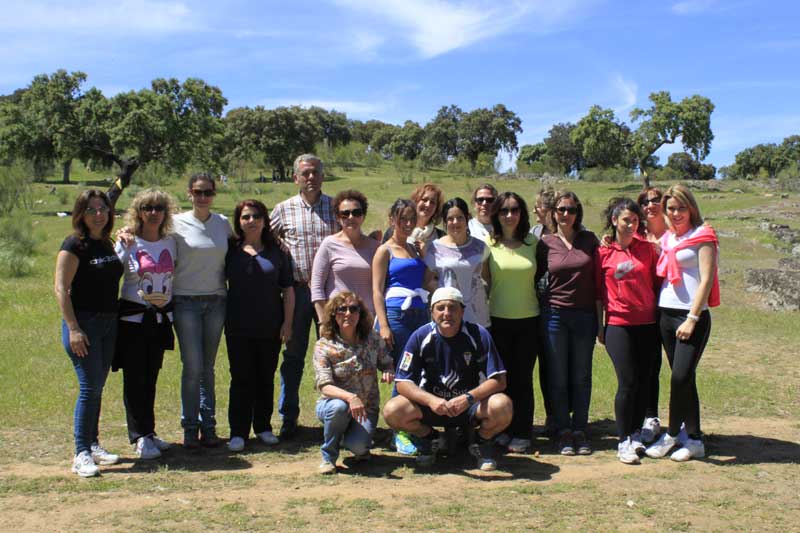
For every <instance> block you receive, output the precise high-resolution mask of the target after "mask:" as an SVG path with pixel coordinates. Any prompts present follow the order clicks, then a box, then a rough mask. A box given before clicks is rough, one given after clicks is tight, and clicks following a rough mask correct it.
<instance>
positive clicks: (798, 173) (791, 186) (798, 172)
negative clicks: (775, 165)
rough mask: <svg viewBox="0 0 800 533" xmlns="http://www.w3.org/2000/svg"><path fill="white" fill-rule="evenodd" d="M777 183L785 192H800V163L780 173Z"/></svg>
mask: <svg viewBox="0 0 800 533" xmlns="http://www.w3.org/2000/svg"><path fill="white" fill-rule="evenodd" d="M775 181H776V182H777V185H778V187H779V188H780V189H781V190H783V191H794V192H798V191H800V163H794V164H793V165H789V166H788V167H786V168H784V169H783V170H781V171H780V172H778V175H777V177H776V179H775Z"/></svg>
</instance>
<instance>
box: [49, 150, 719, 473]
mask: <svg viewBox="0 0 800 533" xmlns="http://www.w3.org/2000/svg"><path fill="white" fill-rule="evenodd" d="M293 170H294V172H293V178H294V181H295V183H296V185H297V186H298V188H299V194H297V195H296V196H293V197H291V198H289V199H287V200H285V201H283V202H280V203H279V204H277V205H276V206H275V207H274V208H273V209H272V212H271V213H270V212H269V211H268V209H267V207H266V206H265V205H264V204H263V203H262V202H260V201H258V200H255V199H248V200H243V201H241V202H239V203H238V204H237V205H236V208H235V210H234V213H233V220H232V222H233V227H231V224H230V223H229V222H228V220H227V219H226V218H225V217H223V216H222V215H220V214H218V213H214V212H212V211H211V207H212V204H213V200H214V196H215V193H216V190H215V181H214V179H213V177H211V176H210V175H208V174H196V175H193V176H192V177H191V178H190V180H189V185H188V191H187V194H188V196H189V198H190V199H191V202H192V209H191V210H190V211H186V212H184V213H181V214H176V213H175V202H174V199H172V197H171V196H170V195H169V194H167V193H165V192H163V191H160V190H158V189H149V190H145V191H142V192H140V193H139V194H137V195H136V196H135V198H134V199H133V201H132V202H131V205H130V206H129V208H128V211H127V214H126V220H125V227H124V228H123V229H121V230H119V231H117V233H116V245H114V243H113V242H112V238H111V237H112V231H113V224H114V217H113V212H112V209H113V205H112V203H111V201H110V200H109V198H108V197H107V196H106V195H105V194H104V193H103V192H101V191H98V190H88V191H85V192H83V193H82V194H81V195H80V196H79V197H78V199H77V201H76V203H75V208H74V209H73V213H72V226H73V229H74V233H73V235H71V236H69V237H67V238H66V239H65V241H64V243H63V245H62V247H61V251H60V252H59V254H58V259H57V265H56V277H55V290H56V296H57V299H58V302H59V304H60V307H61V311H62V316H63V327H62V339H63V343H64V347H65V350H66V351H67V354H68V355H69V356H70V359H71V361H72V363H73V366H74V368H75V372H76V375H77V377H78V383H79V389H80V390H79V395H78V400H77V402H76V406H75V431H74V432H75V457H74V461H73V471H74V472H76V473H77V474H79V475H80V476H84V477H88V476H93V475H96V474H97V473H98V465H106V464H113V463H115V462H116V461H117V460H118V459H119V457H118V456H117V455H115V454H112V453H109V452H108V451H107V450H105V449H104V448H103V447H102V446H101V444H100V442H99V432H98V420H99V416H100V405H101V398H102V391H103V386H104V384H105V380H106V377H107V375H108V372H109V370H110V369H112V368H113V369H115V370H116V369H122V372H123V396H124V404H125V409H126V416H127V425H128V435H129V438H130V442H131V443H132V444H133V445H134V447H135V453H136V454H137V456H138V457H140V458H142V459H154V458H157V457H159V456H160V455H161V453H162V452H163V451H165V450H166V449H167V448H168V447H169V443H167V442H165V441H164V440H162V439H160V438H159V437H158V436H157V433H156V430H155V416H154V404H155V396H156V383H157V379H158V374H159V370H160V368H161V365H162V361H163V357H164V351H165V350H168V349H173V347H174V336H173V333H172V331H173V328H174V331H175V334H177V337H178V341H179V344H180V353H181V361H182V364H183V368H182V375H181V425H182V427H183V430H184V435H183V446H184V447H186V448H198V447H200V446H207V447H213V446H219V445H220V444H221V443H222V441H221V439H220V438H219V436H218V435H217V431H216V418H215V411H216V409H215V406H216V395H215V388H214V382H215V375H214V368H215V360H216V354H217V348H218V345H219V342H220V340H221V336H222V331H223V329H224V331H225V339H226V343H227V351H228V358H229V363H230V374H231V381H230V390H229V394H230V398H229V403H228V406H229V407H228V419H229V424H230V438H229V440H228V443H227V446H228V448H229V449H230V450H231V451H233V452H238V451H241V450H243V449H244V448H245V446H246V445H247V441H248V439H249V437H250V435H251V429H252V432H253V433H254V434H255V435H256V437H257V438H258V439H259V440H260V441H262V442H263V443H265V444H267V445H273V444H276V443H277V442H279V439H280V440H287V439H291V438H292V437H294V436H295V435H296V433H297V430H298V423H297V421H298V417H299V413H300V400H299V387H300V382H301V378H302V374H303V370H304V362H305V354H306V351H307V348H308V343H309V337H310V328H311V325H312V323H313V324H314V326H315V329H316V331H317V335H316V336H317V342H316V344H315V345H314V349H313V364H314V371H315V380H314V383H315V387H316V388H317V389H318V390H319V392H320V399H319V401H318V403H317V406H316V414H317V417H318V418H319V420H320V422H321V423H322V425H323V434H324V437H323V444H322V447H321V454H322V463H321V464H320V466H319V471H320V472H321V473H325V474H328V473H334V472H336V462H337V460H338V457H339V453H340V449H341V447H342V446H344V447H345V448H347V449H349V450H350V451H351V452H352V453H353V454H354V460H356V461H360V460H365V459H368V458H369V455H370V447H371V444H372V441H373V435H374V432H375V428H376V426H377V423H378V417H379V414H380V413H381V402H380V396H379V386H378V380H379V379H380V380H381V381H384V382H394V388H393V390H392V397H391V398H390V399H389V400H388V401H387V402H386V403H385V404H384V406H383V409H382V412H383V417H384V420H385V421H386V423H387V424H388V425H389V426H390V427H391V428H392V430H393V431H394V433H393V439H392V442H393V445H394V447H395V449H396V450H397V451H398V452H399V453H401V454H406V455H415V456H416V460H417V463H418V464H420V465H422V466H426V465H430V464H431V463H432V462H434V461H435V458H436V455H437V451H438V449H439V448H440V447H441V446H442V445H443V442H445V441H446V440H447V439H444V438H443V435H440V433H439V431H438V430H437V428H444V429H445V433H446V434H455V435H456V437H459V438H462V439H463V440H464V441H466V443H467V446H468V449H469V451H470V453H471V454H472V455H473V456H474V457H475V458H476V459H477V465H478V467H479V468H480V469H481V470H494V469H495V468H496V460H495V451H496V448H497V447H498V446H500V447H504V448H506V449H507V450H508V451H511V452H516V453H524V452H526V451H528V450H529V449H530V446H531V436H532V427H533V414H534V401H533V398H534V393H533V386H534V383H533V371H534V367H535V362H536V360H537V359H539V361H540V372H539V375H540V381H541V383H540V386H541V389H542V393H543V399H544V402H543V403H544V409H545V413H546V430H547V432H548V433H549V435H550V436H551V437H552V438H553V441H554V443H555V446H556V450H557V452H558V453H560V454H562V455H576V454H577V455H585V454H590V453H592V448H591V441H590V438H589V434H588V431H587V424H588V413H589V403H590V398H591V386H592V353H593V349H594V345H595V341H599V342H600V343H603V344H605V347H606V350H607V351H608V353H609V355H610V356H611V360H612V362H613V364H614V368H615V370H616V373H617V378H618V390H617V395H616V399H615V413H616V419H617V430H618V434H619V444H618V457H619V459H620V460H621V461H622V462H624V463H637V462H639V461H640V457H643V456H645V455H647V456H649V457H663V456H665V455H667V454H670V453H671V457H672V459H674V460H677V461H685V460H688V459H690V458H692V457H702V456H703V455H704V453H705V452H704V447H703V442H702V434H701V431H700V420H699V399H698V395H697V386H696V382H695V371H696V367H697V363H698V361H699V359H700V357H701V355H702V353H703V349H704V347H705V344H706V342H707V340H708V336H709V331H710V314H709V311H708V308H709V307H713V306H714V305H718V304H719V284H718V280H717V269H716V264H717V255H718V242H717V239H716V236H715V234H714V231H713V230H712V229H711V227H710V226H708V225H706V224H705V223H704V222H703V219H702V217H701V215H700V211H699V208H698V206H697V203H696V201H695V199H694V197H693V195H692V193H691V191H689V189H687V188H686V187H685V186H682V185H674V186H672V187H670V188H669V189H668V190H667V191H666V192H664V193H662V192H661V191H660V190H658V189H654V188H650V189H647V190H645V191H644V192H642V193H641V195H640V196H639V198H638V199H637V200H635V201H634V200H632V199H629V198H615V199H612V200H611V201H610V202H609V205H608V208H607V209H606V211H605V213H604V217H605V222H606V230H607V234H606V235H605V236H603V238H601V239H598V237H597V236H596V235H595V234H594V233H592V232H591V231H589V230H588V229H586V227H585V226H584V225H583V207H582V204H581V202H580V200H579V198H578V197H577V195H575V194H574V193H573V192H569V191H563V192H555V191H553V190H552V189H543V190H542V191H540V193H539V194H538V195H537V197H536V204H535V213H536V217H537V222H538V223H537V224H536V225H534V226H533V227H532V226H531V223H530V219H529V214H528V207H527V204H526V202H525V200H524V199H523V198H522V197H521V196H520V195H518V194H516V193H514V192H504V193H500V194H499V193H498V191H497V190H496V189H495V187H493V186H492V185H491V184H484V185H481V186H480V187H478V188H477V189H476V190H475V191H474V193H473V195H472V207H473V210H474V213H475V216H474V217H472V215H471V212H470V208H469V206H468V205H467V202H465V201H464V200H463V199H461V198H458V197H456V198H452V199H449V200H446V201H445V199H444V195H443V193H442V191H441V189H440V188H439V187H438V186H436V185H434V184H430V183H428V184H423V185H421V186H420V187H418V188H417V189H416V190H415V191H414V192H413V194H412V195H411V198H409V199H402V198H401V199H397V200H396V201H395V202H394V203H393V204H392V205H391V207H390V209H389V212H388V221H387V222H388V229H387V230H386V231H385V232H384V233H383V235H382V236H381V235H380V234H379V233H377V234H376V233H373V234H371V235H367V234H366V233H365V232H364V230H363V228H362V226H363V223H364V220H365V216H366V214H367V209H368V200H367V198H366V196H365V195H364V194H362V193H361V192H359V191H356V190H344V191H341V192H339V193H338V194H337V195H336V196H335V197H333V198H332V197H330V196H328V195H325V194H323V193H322V184H323V181H324V167H323V163H322V161H321V160H320V159H319V158H318V157H316V156H314V155H312V154H304V155H301V156H299V157H298V158H297V159H296V161H295V163H294V167H293ZM440 221H441V222H442V226H443V229H440V228H439V227H438V224H439V222H440ZM120 280H122V288H121V291H120V288H119V283H120ZM662 344H663V347H664V349H665V351H666V353H667V358H668V361H669V364H670V366H671V368H672V378H671V390H670V402H669V406H670V409H669V426H668V428H667V430H666V431H663V432H662V430H661V426H660V421H659V418H658V395H659V391H658V383H659V371H660V367H661V345H662ZM281 346H285V349H284V352H283V358H282V361H281V364H280V370H279V371H280V393H279V400H278V412H279V414H280V416H281V418H282V425H281V429H280V433H279V435H276V434H275V433H273V428H272V426H271V425H270V419H271V417H272V412H273V396H274V390H273V382H274V374H275V372H276V371H277V370H278V362H279V355H280V349H281ZM648 444H649V445H650V446H649V447H647V446H646V445H648Z"/></svg>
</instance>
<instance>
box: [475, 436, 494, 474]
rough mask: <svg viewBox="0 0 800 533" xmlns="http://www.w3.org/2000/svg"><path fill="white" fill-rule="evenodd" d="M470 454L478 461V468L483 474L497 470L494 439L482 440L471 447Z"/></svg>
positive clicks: (478, 439) (479, 438)
mask: <svg viewBox="0 0 800 533" xmlns="http://www.w3.org/2000/svg"><path fill="white" fill-rule="evenodd" d="M469 453H470V454H472V456H473V457H475V459H477V460H478V468H479V469H480V470H481V471H483V472H492V471H494V470H497V461H495V460H494V439H482V438H481V437H478V438H477V439H476V441H475V442H474V443H472V444H470V445H469Z"/></svg>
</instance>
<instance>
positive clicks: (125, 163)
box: [106, 159, 139, 208]
mask: <svg viewBox="0 0 800 533" xmlns="http://www.w3.org/2000/svg"><path fill="white" fill-rule="evenodd" d="M117 164H118V165H119V168H120V172H119V174H117V180H116V181H114V183H112V184H111V187H109V188H108V191H106V195H107V196H108V199H109V201H110V202H111V207H112V208H113V207H114V206H115V205H116V204H117V200H119V197H120V196H121V195H122V190H123V189H124V188H125V187H127V186H128V184H130V182H131V177H132V176H133V173H134V172H136V169H137V168H139V160H137V159H123V160H118V161H117Z"/></svg>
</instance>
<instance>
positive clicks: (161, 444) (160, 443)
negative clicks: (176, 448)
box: [150, 435, 172, 452]
mask: <svg viewBox="0 0 800 533" xmlns="http://www.w3.org/2000/svg"><path fill="white" fill-rule="evenodd" d="M150 440H152V441H153V444H155V445H156V448H158V451H160V452H165V451H167V450H169V449H170V448H172V444H170V443H169V442H167V441H165V440H161V439H159V438H158V437H157V436H155V435H153V436H152V437H150Z"/></svg>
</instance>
